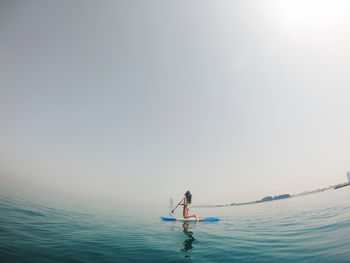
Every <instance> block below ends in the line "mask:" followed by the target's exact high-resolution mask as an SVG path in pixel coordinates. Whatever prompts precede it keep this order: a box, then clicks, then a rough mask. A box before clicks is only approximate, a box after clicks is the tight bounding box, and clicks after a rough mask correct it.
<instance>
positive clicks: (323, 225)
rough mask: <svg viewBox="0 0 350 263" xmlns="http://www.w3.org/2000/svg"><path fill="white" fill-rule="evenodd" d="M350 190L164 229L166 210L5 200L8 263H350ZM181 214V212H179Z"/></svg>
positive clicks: (5, 196) (1, 252) (0, 235)
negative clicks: (215, 220) (163, 216)
mask: <svg viewBox="0 0 350 263" xmlns="http://www.w3.org/2000/svg"><path fill="white" fill-rule="evenodd" d="M349 200H350V187H347V188H342V189H338V190H330V191H326V192H323V193H319V194H314V195H309V196H304V197H298V198H291V199H286V200H279V201H273V202H267V203H262V204H254V205H249V206H241V207H223V208H191V209H192V210H193V211H194V212H196V213H198V214H199V215H200V216H219V217H221V219H222V220H221V221H219V222H187V223H183V222H163V221H161V220H160V218H159V217H160V216H161V215H167V213H168V211H167V208H166V202H167V200H165V204H164V207H119V206H112V205H105V206H104V205H100V204H98V202H97V203H91V204H87V203H81V204H79V203H73V202H72V203H70V202H54V201H53V200H51V199H45V198H42V199H40V198H28V197H24V196H21V195H11V194H10V193H8V192H7V193H6V191H5V192H2V193H1V194H0V259H1V262H219V261H220V262H234V261H236V262H349V254H350V249H349V246H350V235H349V233H350V204H349ZM179 212H180V211H179Z"/></svg>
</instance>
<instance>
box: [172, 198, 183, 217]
mask: <svg viewBox="0 0 350 263" xmlns="http://www.w3.org/2000/svg"><path fill="white" fill-rule="evenodd" d="M184 199H185V198H184ZM184 199H182V200H181V201H180V203H178V204H177V206H175V208H174V209H173V210H171V213H174V211H175V209H176V208H177V207H178V206H179V205H180V204H181V202H182V201H183V200H184Z"/></svg>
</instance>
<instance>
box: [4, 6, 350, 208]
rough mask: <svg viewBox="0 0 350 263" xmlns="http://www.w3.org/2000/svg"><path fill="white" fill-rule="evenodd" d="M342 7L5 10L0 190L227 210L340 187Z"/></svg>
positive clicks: (344, 109)
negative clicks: (187, 196)
mask: <svg viewBox="0 0 350 263" xmlns="http://www.w3.org/2000/svg"><path fill="white" fill-rule="evenodd" d="M349 13H350V3H349V2H348V1H334V0H332V1H331V0H329V1H322V0H321V1H319V0H317V1H316V0H315V1H313V0H310V1H308V0H307V1H300V0H293V1H279V0H273V1H271V0H270V1H258V0H256V1H251V0H248V1H246V0H244V1H243V0H242V1H239V0H238V1H226V0H223V1H222V0H220V1H216V0H215V1H161V0H159V1H153V0H151V1H130V0H125V1H89V0H88V1H80V0H78V1H65V0H63V1H44V0H43V1H39V0H34V1H17V0H15V1H4V0H2V1H1V2H0V39H1V41H0V61H1V63H0V183H1V184H2V185H6V184H8V185H10V184H12V185H15V186H16V185H18V186H20V185H21V186H27V187H28V188H30V187H38V188H39V189H43V190H45V191H49V192H50V191H52V192H57V193H62V194H75V195H79V196H86V197H89V198H106V199H113V200H116V201H118V202H135V203H138V202H139V203H154V204H163V203H165V204H167V202H168V199H169V197H172V198H174V199H175V201H176V200H178V199H180V198H182V196H183V194H184V193H185V191H186V190H191V192H192V194H193V201H194V203H197V204H204V203H211V204H217V203H232V202H240V201H252V200H257V199H261V198H262V197H264V196H266V195H278V194H284V193H290V194H295V193H300V192H303V191H304V190H311V189H316V188H319V187H326V186H329V185H334V184H337V183H342V182H345V181H346V180H347V179H346V172H347V171H349V170H350V136H349V134H350V122H349V116H350V104H349V101H350V100H349V99H350V86H349V83H350V48H349V47H350V15H349Z"/></svg>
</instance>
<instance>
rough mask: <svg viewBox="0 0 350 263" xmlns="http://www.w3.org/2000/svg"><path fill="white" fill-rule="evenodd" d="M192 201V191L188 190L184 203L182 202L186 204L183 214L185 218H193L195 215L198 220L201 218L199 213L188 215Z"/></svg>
mask: <svg viewBox="0 0 350 263" xmlns="http://www.w3.org/2000/svg"><path fill="white" fill-rule="evenodd" d="M191 201H192V195H191V192H190V191H187V192H186V193H185V198H184V203H183V204H182V205H183V206H184V209H183V216H184V218H191V217H195V218H196V219H197V220H198V219H200V217H198V216H197V215H195V214H193V215H190V216H189V215H188V211H189V210H190V204H191Z"/></svg>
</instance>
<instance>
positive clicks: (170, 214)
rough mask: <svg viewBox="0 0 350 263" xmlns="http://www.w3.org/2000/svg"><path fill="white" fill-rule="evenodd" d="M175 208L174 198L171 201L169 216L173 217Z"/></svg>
mask: <svg viewBox="0 0 350 263" xmlns="http://www.w3.org/2000/svg"><path fill="white" fill-rule="evenodd" d="M173 208H174V200H173V199H172V198H170V199H169V216H170V217H173V216H174V214H173V210H172V209H173Z"/></svg>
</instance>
